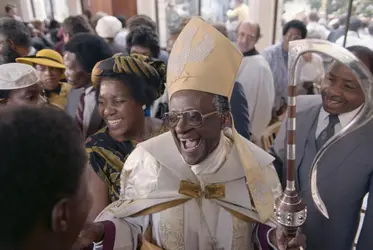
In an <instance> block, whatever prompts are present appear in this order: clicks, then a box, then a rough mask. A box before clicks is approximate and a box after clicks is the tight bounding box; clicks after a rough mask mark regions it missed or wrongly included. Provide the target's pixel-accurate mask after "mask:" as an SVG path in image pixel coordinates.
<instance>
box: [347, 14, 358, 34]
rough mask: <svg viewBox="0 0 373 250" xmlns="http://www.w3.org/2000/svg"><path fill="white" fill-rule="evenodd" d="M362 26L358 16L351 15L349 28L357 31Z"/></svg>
mask: <svg viewBox="0 0 373 250" xmlns="http://www.w3.org/2000/svg"><path fill="white" fill-rule="evenodd" d="M360 28H361V21H360V19H359V18H357V17H351V20H350V27H349V30H351V31H356V32H357V31H359V29H360Z"/></svg>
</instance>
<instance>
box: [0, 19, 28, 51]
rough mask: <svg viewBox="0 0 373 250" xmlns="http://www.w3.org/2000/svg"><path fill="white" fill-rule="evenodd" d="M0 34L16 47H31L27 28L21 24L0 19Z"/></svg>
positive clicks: (16, 21)
mask: <svg viewBox="0 0 373 250" xmlns="http://www.w3.org/2000/svg"><path fill="white" fill-rule="evenodd" d="M0 34H1V35H3V36H4V37H5V38H6V39H9V40H11V41H13V43H14V44H15V45H17V46H22V47H25V48H28V47H30V45H31V38H30V31H29V29H28V27H27V26H26V25H25V24H24V23H23V22H21V21H18V20H15V19H13V18H8V17H3V18H0Z"/></svg>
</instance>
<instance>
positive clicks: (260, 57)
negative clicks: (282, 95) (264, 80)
mask: <svg viewBox="0 0 373 250" xmlns="http://www.w3.org/2000/svg"><path fill="white" fill-rule="evenodd" d="M253 59H254V60H255V63H256V64H257V65H259V66H261V68H263V69H268V70H271V69H270V67H269V63H268V61H267V60H266V59H265V58H264V56H263V55H255V56H253Z"/></svg>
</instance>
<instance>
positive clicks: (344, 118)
mask: <svg viewBox="0 0 373 250" xmlns="http://www.w3.org/2000/svg"><path fill="white" fill-rule="evenodd" d="M363 105H364V104H362V105H361V106H360V107H358V108H356V109H354V110H352V111H350V112H347V113H343V114H339V115H338V119H339V122H340V124H341V127H342V128H344V127H345V126H346V125H347V124H348V123H349V122H350V121H351V120H352V119H354V117H355V116H356V115H357V113H358V112H359V110H360V109H361V107H362V106H363ZM329 115H330V114H329V113H328V112H326V111H325V109H324V108H323V107H321V110H320V115H319V116H320V119H321V120H322V121H325V120H327V119H328V116H329ZM327 122H328V121H327Z"/></svg>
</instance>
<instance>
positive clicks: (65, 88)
mask: <svg viewBox="0 0 373 250" xmlns="http://www.w3.org/2000/svg"><path fill="white" fill-rule="evenodd" d="M60 84H61V90H62V91H66V92H70V91H71V89H72V86H71V84H68V83H66V82H60Z"/></svg>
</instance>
